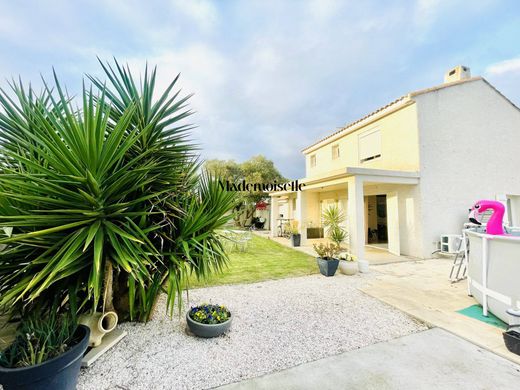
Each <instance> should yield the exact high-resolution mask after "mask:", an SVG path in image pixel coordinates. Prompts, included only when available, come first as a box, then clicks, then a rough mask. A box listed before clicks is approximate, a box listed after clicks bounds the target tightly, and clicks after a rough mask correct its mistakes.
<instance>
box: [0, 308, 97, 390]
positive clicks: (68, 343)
mask: <svg viewBox="0 0 520 390" xmlns="http://www.w3.org/2000/svg"><path fill="white" fill-rule="evenodd" d="M89 335H90V331H89V328H88V327H86V326H84V325H79V326H78V325H77V324H76V321H75V320H74V319H73V318H72V316H70V315H60V316H58V315H57V314H55V312H54V314H53V313H49V315H48V316H47V317H45V316H43V315H34V314H33V315H32V316H31V317H29V318H27V319H24V320H22V321H21V323H20V326H19V327H18V330H17V334H16V338H15V340H14V341H13V343H12V344H11V345H10V346H9V347H7V348H6V349H5V350H4V351H2V352H1V353H0V383H1V384H2V385H3V387H4V389H5V390H9V389H18V390H24V389H27V390H29V389H31V390H43V389H53V390H62V389H63V390H69V389H75V388H76V383H77V380H78V375H79V369H80V366H81V358H82V357H83V354H84V353H85V350H86V349H87V346H88V341H89Z"/></svg>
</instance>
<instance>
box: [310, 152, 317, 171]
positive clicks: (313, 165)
mask: <svg viewBox="0 0 520 390" xmlns="http://www.w3.org/2000/svg"><path fill="white" fill-rule="evenodd" d="M315 166H316V155H315V154H313V155H312V156H311V168H314V167H315Z"/></svg>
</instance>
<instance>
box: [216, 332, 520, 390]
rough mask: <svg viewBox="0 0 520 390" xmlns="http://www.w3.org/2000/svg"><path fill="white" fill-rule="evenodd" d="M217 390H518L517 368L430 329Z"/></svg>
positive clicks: (459, 339)
mask: <svg viewBox="0 0 520 390" xmlns="http://www.w3.org/2000/svg"><path fill="white" fill-rule="evenodd" d="M219 389H221V390H261V389H269V390H273V389H284V390H292V389H298V390H300V389H319V390H327V389H362V390H372V389H373V390H408V389H410V390H412V389H413V390H422V389H424V390H430V389H446V390H450V389H457V390H465V389H468V390H479V389H481V390H484V389H501V390H518V389H520V366H519V365H517V364H515V363H513V362H511V361H509V360H507V359H504V358H502V357H500V356H498V355H495V354H494V353H492V352H489V351H487V350H485V349H483V348H480V347H478V346H476V345H474V344H472V343H470V342H468V341H466V340H464V339H462V338H460V337H458V336H455V335H453V334H451V333H449V332H447V331H445V330H442V329H439V328H433V329H430V330H427V331H423V332H420V333H415V334H412V335H408V336H404V337H401V338H398V339H394V340H391V341H386V342H381V343H379V344H374V345H370V346H368V347H365V348H361V349H358V350H355V351H349V352H345V353H342V354H339V355H336V356H331V357H327V358H324V359H320V360H317V361H314V362H311V363H305V364H302V365H299V366H296V367H293V368H289V369H286V370H283V371H279V372H276V373H274V374H269V375H265V376H262V377H258V378H254V379H250V380H247V381H243V382H238V383H234V384H231V385H227V386H222V387H220V388H219Z"/></svg>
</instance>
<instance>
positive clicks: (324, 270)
mask: <svg viewBox="0 0 520 390" xmlns="http://www.w3.org/2000/svg"><path fill="white" fill-rule="evenodd" d="M316 261H317V262H318V267H320V272H321V274H322V275H324V276H334V274H335V273H336V270H337V269H338V265H339V260H338V259H332V260H326V259H322V258H321V257H317V258H316Z"/></svg>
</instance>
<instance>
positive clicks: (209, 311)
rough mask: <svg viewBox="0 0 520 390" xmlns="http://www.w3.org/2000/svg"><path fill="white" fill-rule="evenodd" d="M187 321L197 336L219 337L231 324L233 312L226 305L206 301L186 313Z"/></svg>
mask: <svg viewBox="0 0 520 390" xmlns="http://www.w3.org/2000/svg"><path fill="white" fill-rule="evenodd" d="M186 322H187V323H188V327H189V329H190V331H191V332H192V333H194V334H195V335H196V336H199V337H205V338H210V337H217V336H220V335H221V334H223V333H225V332H227V331H228V329H229V327H230V326H231V312H230V311H229V310H228V309H227V308H226V307H225V306H222V305H212V304H207V303H204V304H202V305H199V306H194V307H192V308H191V309H190V310H189V311H188V312H187V313H186Z"/></svg>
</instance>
